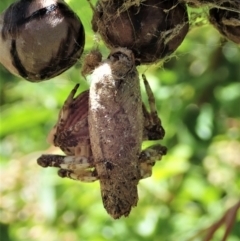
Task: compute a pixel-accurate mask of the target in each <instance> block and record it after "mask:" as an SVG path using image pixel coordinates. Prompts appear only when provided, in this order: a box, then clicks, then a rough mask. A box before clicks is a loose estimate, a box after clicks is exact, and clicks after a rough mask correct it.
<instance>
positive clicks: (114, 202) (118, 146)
mask: <svg viewBox="0 0 240 241" xmlns="http://www.w3.org/2000/svg"><path fill="white" fill-rule="evenodd" d="M88 121H89V132H90V141H91V148H92V153H93V157H94V163H95V167H96V170H97V173H98V176H99V180H100V185H101V194H102V199H103V204H104V207H105V208H106V210H107V212H108V213H109V214H110V215H111V216H113V217H114V218H118V217H120V216H122V215H125V216H127V215H128V214H129V212H130V210H131V207H132V206H136V204H137V201H138V194H137V184H138V181H139V179H140V169H139V164H138V157H139V155H140V152H141V144H142V136H143V111H142V101H141V93H140V83H139V78H138V72H137V70H136V67H135V59H134V56H133V54H132V52H131V51H130V50H127V49H124V48H120V49H115V50H114V51H113V52H112V53H111V54H110V56H109V57H108V59H107V60H105V61H103V62H102V63H101V64H100V66H99V67H97V68H96V69H95V70H94V72H93V74H92V82H91V86H90V98H89V117H88Z"/></svg>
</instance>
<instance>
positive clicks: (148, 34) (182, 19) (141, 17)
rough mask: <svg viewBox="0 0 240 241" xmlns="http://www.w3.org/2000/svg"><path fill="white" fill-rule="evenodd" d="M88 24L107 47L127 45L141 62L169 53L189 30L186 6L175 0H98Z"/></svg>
mask: <svg viewBox="0 0 240 241" xmlns="http://www.w3.org/2000/svg"><path fill="white" fill-rule="evenodd" d="M92 26H93V30H94V31H95V32H99V34H100V35H101V37H102V39H103V41H104V42H105V43H106V44H107V46H108V47H109V48H116V47H127V48H129V49H131V50H132V51H133V52H134V55H135V58H137V59H139V60H140V62H141V63H143V64H151V63H154V62H156V61H159V60H160V59H162V58H164V57H165V56H168V55H170V54H171V53H173V52H174V51H175V50H176V49H177V48H178V46H179V45H180V44H181V43H182V41H183V39H184V37H185V36H186V34H187V32H188V29H189V23H188V14H187V9H186V6H185V4H184V3H180V2H179V1H178V0H168V1H159V0H146V1H132V0H127V1H124V0H119V1H115V0H110V1H99V2H98V3H97V5H96V9H95V11H94V16H93V19H92Z"/></svg>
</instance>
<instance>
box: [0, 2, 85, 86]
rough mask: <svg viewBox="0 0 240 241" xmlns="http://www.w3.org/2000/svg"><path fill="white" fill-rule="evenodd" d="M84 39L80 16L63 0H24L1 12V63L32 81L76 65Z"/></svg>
mask: <svg viewBox="0 0 240 241" xmlns="http://www.w3.org/2000/svg"><path fill="white" fill-rule="evenodd" d="M84 43H85V33H84V28H83V25H82V23H81V21H80V19H79V18H78V16H77V15H76V14H75V13H74V12H73V11H72V10H71V9H70V8H69V6H68V5H67V4H66V3H65V2H64V1H62V0H50V1H44V0H33V1H25V0H20V1H18V2H15V3H13V4H12V5H10V6H9V7H8V8H7V10H6V11H5V12H3V13H2V14H1V16H0V52H1V55H0V63H2V64H3V65H4V66H5V67H6V68H7V69H8V70H9V71H10V72H11V73H13V74H15V75H18V76H21V77H23V78H25V79H27V80H29V81H32V82H38V81H42V80H46V79H50V78H52V77H54V76H57V75H59V74H61V73H62V72H64V71H65V70H67V69H68V68H70V67H71V66H73V65H74V64H75V63H76V61H77V60H78V59H79V58H80V56H81V54H82V52H83V48H84Z"/></svg>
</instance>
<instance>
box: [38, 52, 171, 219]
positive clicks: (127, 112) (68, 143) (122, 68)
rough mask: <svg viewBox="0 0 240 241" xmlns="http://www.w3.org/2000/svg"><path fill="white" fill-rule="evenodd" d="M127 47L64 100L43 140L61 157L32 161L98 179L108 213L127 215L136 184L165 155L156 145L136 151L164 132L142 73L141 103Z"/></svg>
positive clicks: (74, 175) (67, 173) (73, 175)
mask: <svg viewBox="0 0 240 241" xmlns="http://www.w3.org/2000/svg"><path fill="white" fill-rule="evenodd" d="M135 62H136V60H135V58H134V55H133V53H132V51H131V50H128V49H126V48H117V49H114V50H112V52H111V53H110V55H109V57H108V58H107V59H106V60H103V61H102V62H101V63H99V65H98V67H96V68H95V69H94V70H93V73H92V81H91V85H90V90H89V92H88V91H86V92H83V93H82V94H80V95H78V96H77V97H76V98H74V95H75V93H76V90H77V88H78V85H77V86H76V87H75V88H74V89H73V90H72V91H71V93H70V95H69V96H68V98H67V100H66V101H65V103H64V105H63V107H62V109H61V111H60V114H59V118H58V121H57V124H56V125H55V127H54V128H53V130H52V131H51V132H50V135H49V140H50V142H52V143H53V144H54V145H55V146H59V147H60V148H61V149H62V150H63V151H64V152H65V154H66V155H67V156H62V155H42V156H41V157H40V158H39V159H38V164H39V165H41V166H43V167H47V166H55V167H60V170H59V175H60V176H61V177H69V178H72V179H76V180H81V181H86V182H90V181H95V180H99V181H100V187H101V195H102V201H103V205H104V207H105V209H106V210H107V212H108V213H109V214H110V215H111V216H112V217H113V218H114V219H117V218H120V217H121V216H123V215H124V216H128V215H129V213H130V211H131V209H132V207H134V206H136V205H137V202H138V193H137V185H138V182H139V180H140V179H142V178H146V177H148V176H151V172H152V166H153V165H154V164H155V162H156V160H160V159H161V157H162V156H163V155H165V154H166V151H167V149H166V147H164V146H161V145H160V144H156V145H153V146H150V147H149V148H147V149H146V150H144V151H141V145H142V142H143V140H146V139H148V140H158V139H162V138H163V137H164V134H165V132H164V129H163V127H162V125H161V120H160V119H159V118H158V116H157V112H156V108H155V100H154V96H153V93H152V91H151V89H150V86H149V84H148V82H147V80H146V78H145V76H143V77H144V84H145V88H146V92H147V94H148V97H149V107H150V112H148V111H147V109H146V107H145V105H144V104H143V103H142V99H141V92H140V80H139V77H138V72H137V69H136V66H135Z"/></svg>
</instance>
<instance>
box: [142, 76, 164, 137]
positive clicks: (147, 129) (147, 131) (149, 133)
mask: <svg viewBox="0 0 240 241" xmlns="http://www.w3.org/2000/svg"><path fill="white" fill-rule="evenodd" d="M142 78H143V82H144V86H145V89H146V93H147V96H148V104H149V109H150V112H148V110H147V108H146V106H145V105H144V104H143V106H142V108H143V116H144V131H143V133H144V134H143V135H144V136H143V139H144V140H159V139H163V137H164V135H165V131H164V129H163V127H162V123H161V119H160V118H159V117H158V113H157V109H156V104H155V98H154V95H153V92H152V90H151V87H150V85H149V83H148V81H147V79H146V76H145V75H144V74H143V75H142Z"/></svg>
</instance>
